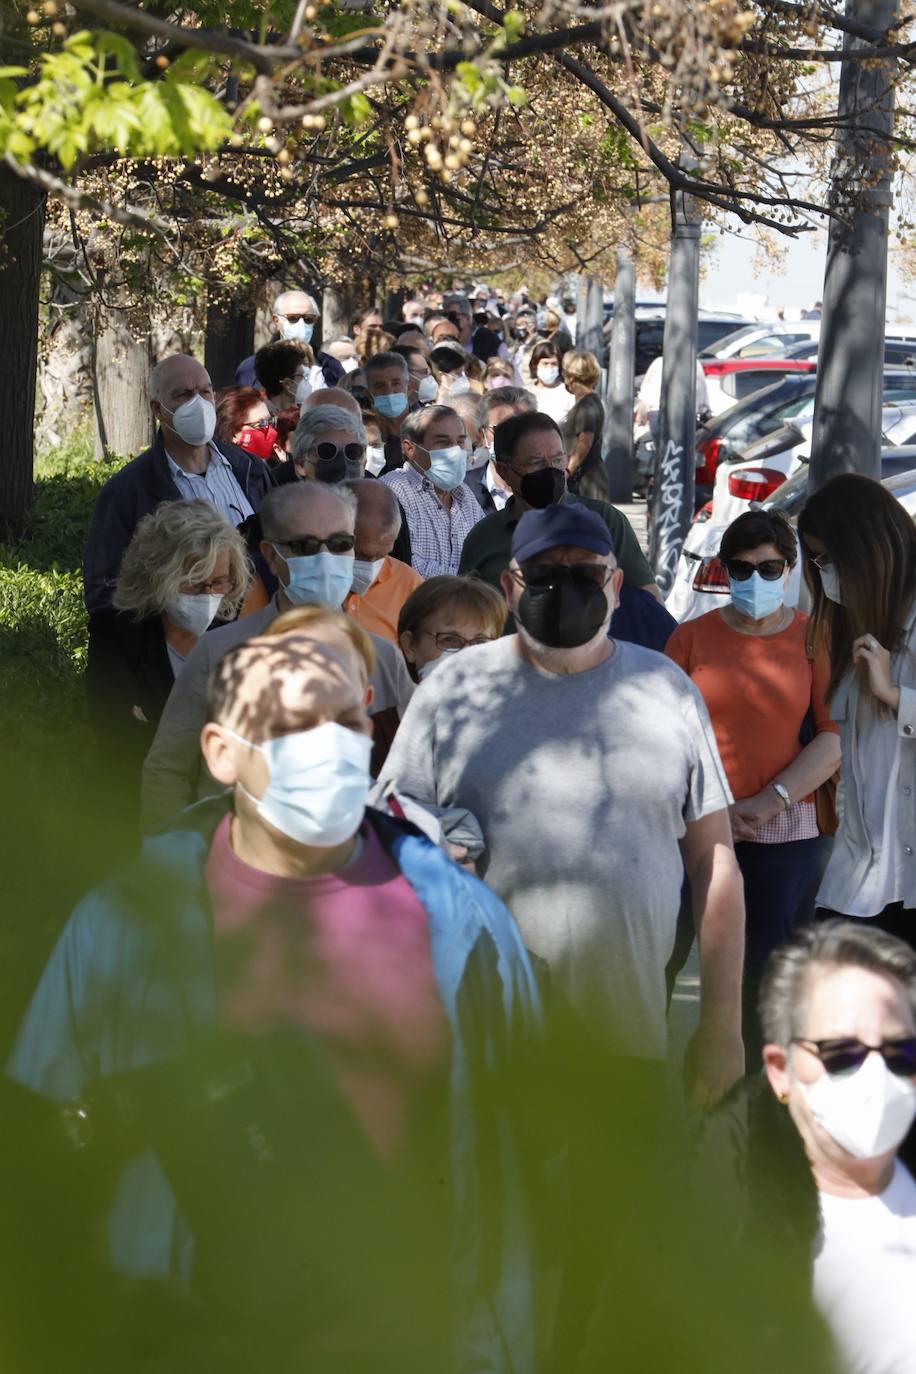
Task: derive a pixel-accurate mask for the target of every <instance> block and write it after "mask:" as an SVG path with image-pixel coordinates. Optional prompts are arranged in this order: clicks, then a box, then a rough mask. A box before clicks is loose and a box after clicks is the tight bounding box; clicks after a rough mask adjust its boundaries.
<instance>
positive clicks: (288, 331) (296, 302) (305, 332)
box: [233, 291, 344, 386]
mask: <svg viewBox="0 0 916 1374" xmlns="http://www.w3.org/2000/svg"><path fill="white" fill-rule="evenodd" d="M320 319H321V311H320V310H319V309H318V303H317V301H316V300H315V298H314V297H313V296H310V295H309V294H308V293H307V292H306V291H283V292H281V294H280V295H279V296H277V298H276V300H275V301H274V305H273V315H272V316H271V325H272V326H273V331H274V332H273V340H272V341H273V342H274V343H276V342H278V341H280V340H284V341H292V342H293V343H302V344H309V345H310V344H311V343H312V340H313V338H314V336H315V330H316V329H317V327H318V324H319V321H320ZM254 359H255V355H254V354H252V355H251V357H250V358H244V359H243V360H242V362H240V363H239V365H238V367H237V368H236V372H235V377H234V379H233V380H234V382H235V385H236V386H256V385H257V377H256V375H255V368H254ZM315 362H316V363H317V364H318V366H319V367H320V368H321V372H322V376H323V378H324V382H323V383H321V382H319V383H318V385H319V386H321V385H324V386H337V384H338V383H339V382H340V379H341V377H342V376H343V375H344V369H343V368H342V366H341V364H340V363H339V362H338V360H337V358H335V357H332V355H331V354H330V353H323V352H322V351H321V350H320V349H319V350H318V352H317V353H316V354H315Z"/></svg>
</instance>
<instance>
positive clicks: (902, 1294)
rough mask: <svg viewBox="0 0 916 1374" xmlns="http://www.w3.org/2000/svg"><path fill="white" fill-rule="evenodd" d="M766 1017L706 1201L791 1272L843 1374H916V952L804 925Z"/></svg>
mask: <svg viewBox="0 0 916 1374" xmlns="http://www.w3.org/2000/svg"><path fill="white" fill-rule="evenodd" d="M760 1016H761V1021H762V1023H763V1030H764V1039H765V1041H766V1043H765V1045H764V1050H763V1059H764V1069H765V1076H761V1077H760V1078H758V1079H757V1080H756V1081H755V1080H746V1081H745V1082H744V1083H743V1084H741V1085H739V1086H738V1087H737V1088H736V1089H734V1090H733V1092H732V1093H731V1094H730V1095H729V1097H728V1098H726V1100H725V1102H723V1103H722V1105H721V1106H720V1107H719V1109H718V1110H717V1112H716V1113H715V1114H714V1116H713V1118H712V1119H711V1122H710V1125H709V1128H708V1130H707V1134H706V1140H705V1142H704V1146H703V1148H702V1150H701V1156H700V1164H701V1169H700V1170H699V1171H698V1174H697V1176H696V1178H695V1179H694V1183H695V1185H696V1187H697V1190H698V1192H697V1200H698V1202H699V1204H700V1206H701V1207H711V1208H712V1210H713V1212H715V1213H717V1214H718V1220H720V1221H721V1222H722V1223H723V1225H725V1226H727V1227H728V1229H729V1230H730V1231H731V1239H732V1240H733V1241H734V1240H736V1239H737V1240H743V1241H745V1242H746V1243H750V1242H753V1243H754V1244H755V1246H757V1247H759V1248H760V1250H761V1256H760V1258H761V1262H762V1263H763V1264H766V1263H768V1262H769V1263H774V1262H775V1263H779V1264H783V1263H787V1264H788V1265H790V1267H791V1266H792V1264H793V1262H794V1264H795V1265H796V1266H797V1271H796V1272H797V1277H798V1279H799V1280H800V1281H803V1282H804V1283H806V1284H811V1285H812V1287H813V1296H814V1301H815V1304H816V1306H817V1307H818V1309H819V1310H820V1312H821V1315H822V1317H823V1318H824V1320H825V1322H826V1324H827V1326H828V1328H829V1329H830V1331H831V1333H832V1335H833V1338H834V1341H835V1343H836V1346H837V1348H838V1351H839V1353H840V1356H841V1358H842V1362H843V1365H844V1366H845V1367H846V1368H847V1369H849V1370H855V1371H857V1372H858V1371H861V1374H898V1372H900V1371H905V1370H913V1369H914V1368H916V1302H914V1301H913V1293H914V1291H916V1181H914V1179H913V1175H912V1173H911V1169H912V1167H913V1165H914V1146H916V1141H914V1138H913V1136H914V1133H913V1131H912V1125H913V1120H914V1117H916V953H914V951H913V950H912V949H911V948H910V946H909V945H907V944H906V943H905V942H904V941H903V940H900V939H898V938H897V937H896V936H894V935H890V934H887V933H886V932H885V931H882V930H881V929H880V928H878V927H870V926H865V925H861V924H856V923H854V922H852V921H841V920H829V921H823V922H821V923H819V924H817V925H810V926H804V927H802V928H801V929H799V930H798V931H797V932H796V933H795V934H794V935H793V937H792V938H791V939H790V940H789V941H788V942H787V943H786V944H785V945H783V946H782V947H781V948H780V949H778V950H776V952H775V953H774V954H773V955H772V957H771V959H770V961H769V964H768V965H767V970H766V974H765V976H764V979H763V983H762V985H761V990H760ZM702 1166H706V1168H705V1172H706V1174H707V1178H708V1181H709V1184H710V1186H709V1189H708V1191H707V1190H704V1188H703V1172H704V1170H703V1167H702ZM714 1224H715V1218H714V1219H713V1225H714Z"/></svg>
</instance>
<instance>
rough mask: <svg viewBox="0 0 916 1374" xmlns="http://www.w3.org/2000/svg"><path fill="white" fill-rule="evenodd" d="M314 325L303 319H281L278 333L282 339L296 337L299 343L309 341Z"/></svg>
mask: <svg viewBox="0 0 916 1374" xmlns="http://www.w3.org/2000/svg"><path fill="white" fill-rule="evenodd" d="M314 332H315V326H314V325H313V324H308V323H307V322H306V321H305V320H295V321H293V320H281V321H280V333H281V334H282V335H283V337H284V339H296V340H298V342H299V343H304V344H307V343H311V342H312V335H313V334H314Z"/></svg>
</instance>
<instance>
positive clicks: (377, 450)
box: [361, 410, 385, 477]
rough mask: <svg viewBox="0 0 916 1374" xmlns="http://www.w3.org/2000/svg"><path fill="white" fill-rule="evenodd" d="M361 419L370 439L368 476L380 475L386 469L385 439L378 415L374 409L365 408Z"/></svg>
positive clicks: (367, 465) (367, 446)
mask: <svg viewBox="0 0 916 1374" xmlns="http://www.w3.org/2000/svg"><path fill="white" fill-rule="evenodd" d="M361 419H362V422H363V428H364V429H365V431H366V438H367V440H368V442H367V444H366V476H367V477H380V476H381V474H382V473H383V472H384V470H385V440H384V437H383V435H382V430H381V426H380V425H379V421H378V416H377V415H376V414H375V412H374V411H372V410H364V411H363V412H362V415H361Z"/></svg>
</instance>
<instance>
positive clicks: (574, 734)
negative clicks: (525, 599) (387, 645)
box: [381, 636, 732, 1058]
mask: <svg viewBox="0 0 916 1374" xmlns="http://www.w3.org/2000/svg"><path fill="white" fill-rule="evenodd" d="M389 780H391V781H393V782H394V783H395V785H396V787H397V789H398V791H399V792H402V793H404V794H406V795H407V796H408V797H413V798H415V799H416V800H417V801H419V802H427V803H429V802H432V803H434V804H435V805H437V806H463V807H467V809H468V810H469V811H471V812H472V813H473V814H474V815H475V816H476V817H477V819H478V820H479V822H480V824H481V827H482V829H483V834H484V838H485V840H486V845H487V850H486V854H485V863H486V871H485V873H484V876H485V878H486V881H487V883H488V884H489V885H490V886H491V887H492V888H493V889H494V890H495V891H496V892H497V893H498V894H499V896H500V897H501V898H502V899H503V901H505V902H506V904H507V905H508V906H509V908H510V909H511V911H512V914H513V915H514V917H515V919H516V921H517V922H518V925H519V927H520V929H521V932H522V936H523V938H524V940H525V943H526V944H527V945H528V948H529V949H531V950H532V951H533V952H534V953H535V954H538V955H540V956H541V957H542V958H543V959H545V960H546V961H547V963H548V964H549V966H550V968H551V970H552V973H553V976H554V977H555V979H556V980H557V983H558V985H559V987H560V988H561V989H562V990H563V991H564V992H565V994H566V995H567V997H569V999H570V1000H571V1001H572V1003H573V1004H574V1005H576V1006H578V1007H580V1008H583V1009H587V1010H589V1011H590V1012H591V1013H592V1014H593V1015H598V1016H600V1017H601V1020H602V1022H603V1025H604V1026H605V1028H606V1029H608V1030H609V1031H610V1032H611V1034H612V1035H613V1036H614V1043H615V1044H616V1046H617V1047H618V1048H619V1051H620V1053H622V1054H627V1055H637V1056H641V1057H648V1058H661V1057H663V1056H664V1054H665V1049H666V1030H665V983H664V969H665V964H666V963H667V961H668V959H669V957H670V955H671V951H672V949H673V946H674V935H675V927H676V922H677V913H678V907H679V904H680V891H681V880H682V876H683V865H682V862H681V856H680V850H679V847H678V840H679V839H681V837H682V836H683V835H684V831H685V826H686V822H688V821H693V820H698V819H699V818H700V817H702V816H705V815H708V814H709V813H710V812H713V811H719V810H721V809H722V808H723V807H725V806H727V805H728V804H729V803H730V801H731V800H732V798H731V793H730V792H729V789H728V783H727V781H726V777H725V771H724V769H723V767H722V764H721V761H720V759H719V754H718V750H717V748H716V742H715V737H714V735H713V731H712V726H711V725H710V722H709V716H708V714H707V711H706V707H705V705H704V703H703V699H702V697H701V696H700V694H699V692H698V691H697V689H696V687H694V685H693V683H692V682H691V681H690V679H689V678H688V677H687V676H686V675H685V674H684V673H683V672H681V670H680V668H678V667H677V666H676V664H674V663H672V662H671V661H670V660H669V659H666V658H664V657H662V655H661V654H657V653H654V652H653V651H652V650H650V649H642V648H640V647H638V646H637V645H635V644H623V643H616V645H615V650H614V653H613V655H612V656H611V658H610V659H608V660H607V661H606V662H605V663H603V664H602V665H601V666H600V667H598V668H593V669H591V670H590V671H588V672H584V673H574V674H567V675H562V676H560V675H555V674H549V673H542V672H540V671H538V670H537V669H535V668H533V667H531V666H530V665H529V664H528V663H526V662H525V661H524V660H523V659H522V658H521V656H520V655H519V653H518V650H517V641H516V638H515V636H512V637H508V638H504V639H499V640H496V641H494V642H493V643H491V644H485V645H480V646H478V647H476V648H470V649H465V650H464V651H463V652H462V653H460V654H455V655H454V656H452V657H451V658H449V659H448V661H447V662H445V663H443V664H441V665H440V666H439V667H437V668H436V670H435V672H433V673H431V674H430V676H429V677H428V678H427V679H426V681H425V682H424V683H423V684H422V685H421V686H420V687H419V688H418V690H417V691H416V693H415V694H414V696H413V699H412V701H411V703H410V706H409V707H408V709H407V712H406V714H405V716H404V719H403V721H402V722H401V726H400V729H399V730H398V733H397V735H396V736H395V741H394V745H393V747H392V750H391V753H390V754H389V756H388V761H387V763H386V764H385V767H384V769H383V772H382V777H381V782H383V783H385V782H387V781H389Z"/></svg>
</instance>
